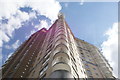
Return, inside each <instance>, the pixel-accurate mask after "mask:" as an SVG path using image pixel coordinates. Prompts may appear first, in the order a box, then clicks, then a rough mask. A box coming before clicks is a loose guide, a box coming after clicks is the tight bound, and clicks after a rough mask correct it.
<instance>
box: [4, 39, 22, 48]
mask: <svg viewBox="0 0 120 80" xmlns="http://www.w3.org/2000/svg"><path fill="white" fill-rule="evenodd" d="M19 45H20V40H16V41H15V42H14V43H13V44H12V45H5V46H4V47H5V48H6V49H14V50H15V49H17V48H18V47H19Z"/></svg>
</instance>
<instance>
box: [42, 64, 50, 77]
mask: <svg viewBox="0 0 120 80" xmlns="http://www.w3.org/2000/svg"><path fill="white" fill-rule="evenodd" d="M47 68H48V64H47V65H46V66H45V67H44V68H43V69H42V70H40V75H42V74H43V73H44V72H45V71H46V70H47Z"/></svg>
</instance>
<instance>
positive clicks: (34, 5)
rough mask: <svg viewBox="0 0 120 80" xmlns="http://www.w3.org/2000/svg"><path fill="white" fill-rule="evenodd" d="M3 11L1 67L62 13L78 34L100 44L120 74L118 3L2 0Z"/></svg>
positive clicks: (0, 4)
mask: <svg viewBox="0 0 120 80" xmlns="http://www.w3.org/2000/svg"><path fill="white" fill-rule="evenodd" d="M43 4H44V5H43ZM0 12H1V13H0V36H1V37H0V66H1V65H2V64H4V62H5V61H6V60H7V59H8V58H9V57H10V56H11V55H12V54H13V53H14V51H15V50H16V49H17V48H18V47H19V46H20V44H22V43H23V42H24V41H25V40H27V39H28V38H29V37H30V35H31V34H33V33H35V32H36V31H38V30H40V29H41V28H43V27H45V28H47V29H49V27H50V26H51V25H52V24H53V23H54V21H55V20H56V19H57V15H58V13H59V12H62V13H63V14H64V15H65V20H66V21H67V23H68V25H69V27H70V28H71V30H72V32H73V33H74V35H75V37H77V38H79V39H82V40H84V41H87V42H89V43H91V44H93V45H95V46H97V47H98V48H99V49H100V50H101V52H102V54H103V55H104V56H105V57H106V59H107V60H108V61H109V63H110V65H111V66H112V67H113V73H114V75H115V76H118V66H117V65H118V3H117V2H85V1H84V0H82V2H58V1H55V0H39V1H38V0H29V1H25V0H21V1H16V0H7V1H6V0H3V1H2V0H1V1H0Z"/></svg>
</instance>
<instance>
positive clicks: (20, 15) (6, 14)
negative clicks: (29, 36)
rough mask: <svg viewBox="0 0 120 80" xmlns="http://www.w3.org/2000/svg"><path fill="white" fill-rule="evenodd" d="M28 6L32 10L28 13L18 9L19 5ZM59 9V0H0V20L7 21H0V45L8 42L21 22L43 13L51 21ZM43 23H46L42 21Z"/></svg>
mask: <svg viewBox="0 0 120 80" xmlns="http://www.w3.org/2000/svg"><path fill="white" fill-rule="evenodd" d="M26 6H27V7H30V8H32V10H33V11H32V12H30V13H29V14H28V13H26V12H22V11H20V10H19V8H21V7H26ZM60 10H61V6H60V4H59V2H57V1H55V0H39V1H38V0H19V1H16V0H0V20H2V19H3V18H5V19H8V23H1V22H0V34H1V38H0V47H2V45H3V42H9V41H10V39H11V38H12V37H13V32H14V31H15V30H17V29H19V28H21V27H22V22H25V21H28V20H30V19H31V18H36V13H35V12H37V13H38V14H39V15H44V16H46V17H47V18H49V19H50V20H51V22H52V21H54V20H55V19H57V14H58V12H59V11H60ZM44 25H46V24H45V23H44Z"/></svg>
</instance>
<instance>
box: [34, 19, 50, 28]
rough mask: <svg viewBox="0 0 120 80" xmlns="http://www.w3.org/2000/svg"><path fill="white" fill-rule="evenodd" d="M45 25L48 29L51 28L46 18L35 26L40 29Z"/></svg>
mask: <svg viewBox="0 0 120 80" xmlns="http://www.w3.org/2000/svg"><path fill="white" fill-rule="evenodd" d="M43 27H44V28H46V29H48V28H49V26H48V23H47V21H46V20H41V21H40V25H36V26H35V28H37V29H38V30H40V29H41V28H43Z"/></svg>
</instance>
